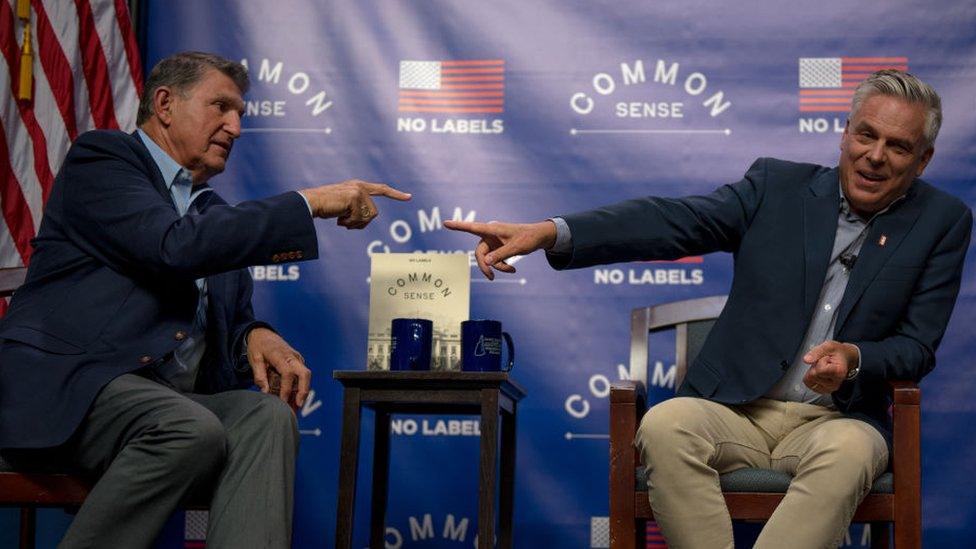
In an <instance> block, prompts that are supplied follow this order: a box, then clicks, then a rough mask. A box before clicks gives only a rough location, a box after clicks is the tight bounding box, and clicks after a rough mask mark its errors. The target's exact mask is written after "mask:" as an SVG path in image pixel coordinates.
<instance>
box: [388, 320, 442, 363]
mask: <svg viewBox="0 0 976 549" xmlns="http://www.w3.org/2000/svg"><path fill="white" fill-rule="evenodd" d="M391 332H392V334H391V339H392V341H391V345H390V369H391V370H430V355H431V341H432V339H433V335H434V323H433V322H431V321H430V320H427V319H425V318H394V319H393V325H392V330H391Z"/></svg>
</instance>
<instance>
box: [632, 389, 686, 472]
mask: <svg viewBox="0 0 976 549" xmlns="http://www.w3.org/2000/svg"><path fill="white" fill-rule="evenodd" d="M698 400H699V399H695V398H688V397H676V398H671V399H668V400H665V401H663V402H660V403H658V404H656V405H654V406H653V407H651V409H650V410H648V411H647V413H646V414H644V417H643V419H641V422H640V425H639V426H638V427H637V436H636V437H635V438H634V445H635V446H637V449H638V450H639V451H640V452H641V454H642V455H644V456H645V458H646V457H647V455H648V452H649V451H650V450H651V449H652V448H671V449H673V448H675V447H677V446H680V445H681V444H682V442H683V441H684V440H686V439H687V438H688V437H687V435H688V433H689V430H688V423H689V422H692V423H694V422H695V417H696V416H697V415H698V414H700V413H701V409H700V404H699V402H698Z"/></svg>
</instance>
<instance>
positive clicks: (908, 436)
mask: <svg viewBox="0 0 976 549" xmlns="http://www.w3.org/2000/svg"><path fill="white" fill-rule="evenodd" d="M725 301H726V296H715V297H706V298H701V299H689V300H686V301H678V302H674V303H665V304H662V305H656V306H652V307H642V308H639V309H634V310H633V312H632V313H631V325H630V326H631V328H630V337H631V348H630V377H631V379H630V380H628V381H624V382H619V383H615V384H613V386H612V387H611V389H610V547H611V548H613V549H633V548H636V547H641V548H643V547H644V546H645V526H646V521H648V520H653V519H654V513H653V510H652V509H651V507H650V504H649V503H648V500H647V485H646V483H645V481H644V468H643V467H641V466H640V463H639V457H638V456H637V453H636V450H635V449H634V447H633V445H632V441H633V439H634V435H635V434H636V432H637V426H638V425H639V423H640V419H641V417H642V416H643V415H644V412H645V411H646V409H647V406H646V387H647V359H648V354H647V347H648V334H649V333H650V332H657V331H662V330H668V329H673V330H674V331H675V342H676V346H675V367H676V376H675V387H676V388H677V387H678V385H680V383H681V381H682V380H683V379H684V375H685V372H686V371H687V368H688V365H689V364H690V363H691V362H692V361H693V360H694V359H695V356H697V354H698V351H699V350H700V349H701V346H702V344H703V343H704V342H705V337H706V336H707V335H708V331H709V330H710V329H711V328H712V325H713V324H714V323H715V319H716V318H718V315H719V313H720V312H721V311H722V307H724V306H725ZM891 390H892V393H893V394H892V397H893V398H892V400H893V401H894V405H893V407H892V414H893V419H894V449H893V454H892V460H891V462H892V470H891V471H890V472H887V473H885V474H883V475H882V476H881V477H880V478H878V479H877V480H876V481H875V482H874V485H873V486H872V488H871V493H870V494H868V495H867V496H866V497H865V498H864V500H863V501H862V502H861V505H860V506H859V507H858V508H857V511H856V512H855V513H854V518H853V522H867V523H870V524H871V542H872V543H871V545H872V547H874V548H880V547H888V546H889V532H888V523H891V524H892V525H893V527H894V542H895V548H896V549H916V548H919V547H921V545H922V541H921V540H922V507H921V454H920V445H919V438H920V429H919V425H920V422H919V420H920V406H921V393H920V391H919V389H918V386H917V385H916V384H915V383H912V382H907V381H893V382H891ZM720 480H721V484H722V492H723V494H724V495H725V502H726V504H727V505H728V508H729V513H730V514H731V516H732V519H733V520H757V521H762V520H766V519H768V518H769V517H770V515H772V513H773V511H774V510H775V509H776V506H777V505H779V502H780V500H782V499H783V495H784V493H785V492H786V489H787V488H788V487H789V484H790V480H791V477H790V476H789V475H787V474H785V473H779V472H776V471H771V470H765V469H740V470H738V471H733V472H731V473H728V474H725V475H722V476H721V478H720Z"/></svg>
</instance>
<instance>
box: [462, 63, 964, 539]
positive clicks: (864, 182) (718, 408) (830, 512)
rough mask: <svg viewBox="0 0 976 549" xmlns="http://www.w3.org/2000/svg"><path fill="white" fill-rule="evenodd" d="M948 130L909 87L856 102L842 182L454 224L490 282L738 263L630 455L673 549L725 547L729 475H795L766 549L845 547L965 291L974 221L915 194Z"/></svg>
mask: <svg viewBox="0 0 976 549" xmlns="http://www.w3.org/2000/svg"><path fill="white" fill-rule="evenodd" d="M940 123H941V101H940V99H939V97H938V95H937V94H936V93H935V91H934V90H933V89H932V88H931V87H929V86H928V85H926V84H924V83H923V82H921V81H919V80H918V79H916V78H915V77H913V76H911V75H908V74H906V73H903V72H899V71H879V72H878V73H875V74H874V75H872V76H871V77H869V78H868V79H867V80H865V81H864V82H863V83H862V84H861V85H860V86H859V87H858V88H857V90H856V92H855V94H854V98H853V101H852V107H851V112H850V118H849V120H848V122H847V126H846V127H845V130H844V133H843V137H842V140H841V156H840V162H839V166H838V167H836V168H832V169H829V168H825V167H821V166H815V165H811V164H798V163H793V162H785V161H781V160H774V159H760V160H757V161H756V162H755V163H754V164H753V165H752V167H750V168H749V171H748V172H747V173H746V174H745V177H744V178H743V179H742V180H741V181H738V182H736V183H733V184H731V185H726V186H723V187H721V188H719V189H718V190H716V191H715V192H713V193H712V194H710V195H707V196H694V197H687V198H679V199H667V198H658V197H648V198H641V199H636V200H630V201H626V202H622V203H619V204H615V205H612V206H607V207H604V208H599V209H596V210H593V211H589V212H584V213H579V214H573V215H567V216H563V217H561V218H553V219H551V220H547V221H543V222H540V223H534V224H510V223H494V224H479V223H465V222H454V221H452V222H446V223H445V225H447V226H449V227H450V228H452V229H457V230H464V231H468V232H472V233H474V234H476V235H478V236H480V237H481V238H482V240H481V242H479V244H478V247H477V249H476V257H477V259H478V264H479V266H480V268H481V270H482V272H483V273H484V274H485V276H487V277H488V278H492V277H493V276H494V275H493V271H492V269H497V270H499V271H502V272H514V268H512V267H511V266H510V265H507V264H506V263H505V262H504V261H505V259H507V258H509V257H511V256H513V255H517V254H526V253H531V252H532V251H534V250H538V249H544V250H547V255H548V257H549V262H550V264H551V265H552V266H553V267H555V268H557V269H569V268H578V267H586V266H591V265H597V264H604V263H611V262H617V261H634V260H646V259H674V258H678V257H683V256H688V255H700V254H705V253H709V252H714V251H719V250H721V251H726V252H731V253H732V254H734V257H735V270H734V277H733V281H732V288H731V290H730V292H729V299H728V302H727V304H726V306H725V308H724V310H723V311H722V313H721V316H720V317H719V319H718V320H717V322H716V324H715V326H714V328H713V329H712V330H711V333H710V334H709V336H708V338H707V340H706V342H705V344H704V346H703V347H702V350H701V352H700V354H699V355H698V357H697V358H696V359H695V361H694V363H693V364H692V365H691V366H690V368H689V370H688V373H687V376H686V377H685V379H684V381H683V383H682V384H681V386H680V387H679V389H678V397H677V398H673V399H669V400H667V401H665V402H662V403H660V404H658V405H656V406H654V407H653V408H651V409H650V410H649V411H648V412H647V414H646V415H645V416H644V419H643V421H642V422H641V426H640V428H639V430H638V434H637V437H636V439H635V441H634V443H635V445H636V446H637V448H638V450H639V451H640V453H641V455H642V459H643V461H644V464H645V466H646V467H647V475H648V496H649V498H650V502H651V507H652V508H653V509H654V516H655V520H656V521H657V522H658V523H659V524H660V526H661V528H662V531H663V533H664V536H665V538H666V539H667V541H668V545H669V546H671V547H693V548H697V547H708V548H712V547H730V548H731V547H732V546H733V543H732V526H731V520H730V518H729V514H728V510H727V509H726V507H725V502H724V499H723V497H722V494H721V491H720V488H719V483H718V476H719V474H721V473H726V472H729V471H733V470H736V469H740V468H743V467H760V468H767V469H776V470H780V471H784V472H787V473H789V474H791V475H793V482H792V483H791V485H790V489H789V491H788V492H787V494H786V496H785V497H784V499H783V501H782V502H781V503H780V505H779V506H778V508H777V509H776V511H775V512H774V513H773V516H772V518H771V519H770V520H769V521H768V522H767V524H766V525H765V527H764V528H763V531H762V533H761V534H760V536H759V539H758V540H757V542H756V547H763V548H766V547H768V548H779V547H835V546H837V545H838V544H839V543H840V542H841V541H842V540H843V537H844V534H845V531H846V528H847V526H848V524H849V522H850V519H851V516H852V515H853V513H854V510H855V509H856V507H857V505H858V503H859V502H860V501H861V499H862V498H863V497H864V495H865V494H866V493H867V492H868V491H869V490H870V486H871V484H872V481H873V480H874V479H875V478H876V477H877V476H878V475H880V474H881V473H882V472H883V471H884V470H885V468H886V467H887V462H888V455H889V444H890V419H889V417H888V406H889V404H890V401H889V394H888V391H887V387H886V385H887V383H886V381H887V380H892V379H908V380H913V381H918V380H920V379H921V378H922V377H923V376H924V375H925V374H927V373H928V372H929V371H931V370H932V368H933V367H934V366H935V350H936V347H937V346H938V344H939V341H940V340H941V338H942V335H943V333H944V331H945V328H946V324H947V322H948V320H949V316H950V313H951V312H952V307H953V304H954V302H955V299H956V295H957V293H958V290H959V284H960V277H961V271H962V266H963V260H964V257H965V254H966V250H967V249H968V245H969V238H970V232H971V229H972V212H971V211H970V209H969V208H968V207H966V205H964V204H963V203H962V202H961V201H959V200H958V199H956V198H954V197H952V196H950V195H948V194H946V193H944V192H942V191H940V190H938V189H936V188H935V187H933V186H931V185H929V184H928V183H926V182H924V181H922V180H921V179H919V177H920V176H921V175H922V172H923V171H924V169H925V167H926V165H927V164H928V162H929V160H930V159H931V157H932V154H933V152H934V142H935V138H936V135H937V134H938V130H939V125H940Z"/></svg>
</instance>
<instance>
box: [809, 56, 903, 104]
mask: <svg viewBox="0 0 976 549" xmlns="http://www.w3.org/2000/svg"><path fill="white" fill-rule="evenodd" d="M881 69H899V70H902V71H907V70H908V58H907V57H801V58H800V112H848V111H849V110H850V108H851V97H852V96H853V95H854V88H856V87H857V85H858V84H860V83H861V81H862V80H864V79H865V78H867V77H868V76H870V75H871V73H873V72H875V71H879V70H881Z"/></svg>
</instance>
